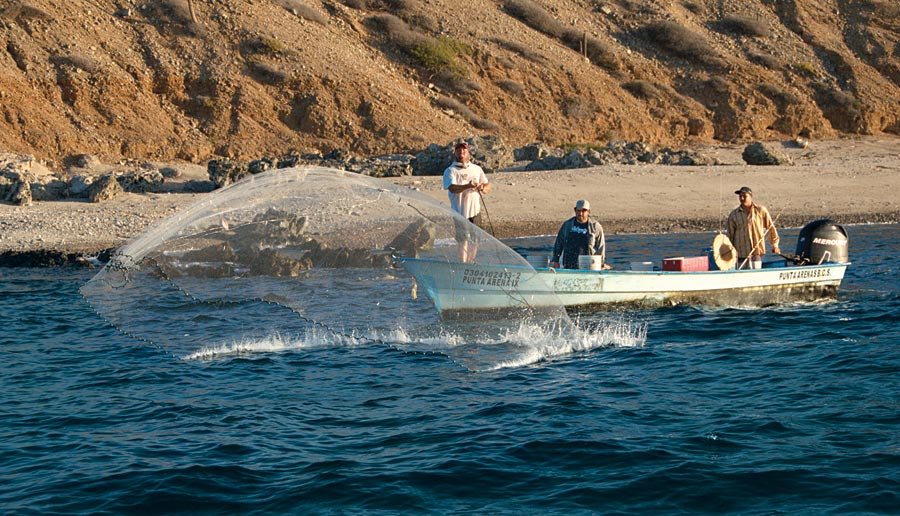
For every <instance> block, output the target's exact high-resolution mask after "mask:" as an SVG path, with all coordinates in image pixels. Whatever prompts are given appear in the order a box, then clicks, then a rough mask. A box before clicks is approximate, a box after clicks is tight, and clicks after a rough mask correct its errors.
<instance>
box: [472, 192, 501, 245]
mask: <svg viewBox="0 0 900 516" xmlns="http://www.w3.org/2000/svg"><path fill="white" fill-rule="evenodd" d="M477 192H478V197H479V198H480V199H481V209H482V210H484V214H485V215H487V219H488V225H490V226H491V236H492V237H494V238H497V235H496V234H495V233H494V221H493V220H491V215H490V214H489V213H488V210H487V204H486V203H485V202H484V195H481V190H477Z"/></svg>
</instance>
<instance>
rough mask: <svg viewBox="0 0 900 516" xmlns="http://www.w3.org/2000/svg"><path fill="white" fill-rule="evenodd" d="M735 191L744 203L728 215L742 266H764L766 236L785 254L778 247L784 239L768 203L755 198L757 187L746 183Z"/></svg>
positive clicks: (779, 252) (775, 247)
mask: <svg viewBox="0 0 900 516" xmlns="http://www.w3.org/2000/svg"><path fill="white" fill-rule="evenodd" d="M734 193H736V194H737V195H738V198H739V199H740V202H741V205H740V206H738V207H737V208H735V209H734V211H732V212H731V214H730V215H728V221H727V222H726V226H727V229H728V237H729V238H731V243H732V244H734V247H735V249H737V254H738V267H739V268H742V269H746V268H750V269H761V268H762V257H763V255H764V254H766V242H765V239H766V237H768V239H769V243H771V244H772V252H773V253H775V254H781V250H780V249H778V243H779V242H780V241H781V240H780V239H779V238H778V230H776V229H775V221H773V220H772V216H771V215H769V210H767V209H766V207H765V206H760V205H759V204H756V203H754V202H753V190H751V189H750V187H748V186H742V187H741V189H740V190H737V191H735V192H734Z"/></svg>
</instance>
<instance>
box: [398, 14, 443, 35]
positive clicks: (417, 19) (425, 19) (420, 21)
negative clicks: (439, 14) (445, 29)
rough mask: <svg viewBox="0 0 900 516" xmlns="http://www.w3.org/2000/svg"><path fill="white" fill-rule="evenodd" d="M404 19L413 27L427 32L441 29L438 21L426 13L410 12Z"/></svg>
mask: <svg viewBox="0 0 900 516" xmlns="http://www.w3.org/2000/svg"><path fill="white" fill-rule="evenodd" d="M406 21H407V23H409V24H410V25H412V26H413V27H415V28H417V29H420V30H422V31H424V32H427V33H436V32H440V31H441V25H440V23H438V21H437V20H435V19H434V18H432V17H431V16H428V15H426V14H422V13H417V14H412V15H410V16H408V17H407V18H406Z"/></svg>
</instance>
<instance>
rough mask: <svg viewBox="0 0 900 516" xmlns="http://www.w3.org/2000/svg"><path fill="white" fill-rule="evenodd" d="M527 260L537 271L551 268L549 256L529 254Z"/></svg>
mask: <svg viewBox="0 0 900 516" xmlns="http://www.w3.org/2000/svg"><path fill="white" fill-rule="evenodd" d="M525 260H527V261H528V263H529V264H530V265H531V266H532V267H534V268H535V269H546V268H547V267H549V266H550V255H549V254H529V255H528V256H526V257H525Z"/></svg>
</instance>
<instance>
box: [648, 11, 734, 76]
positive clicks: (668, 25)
mask: <svg viewBox="0 0 900 516" xmlns="http://www.w3.org/2000/svg"><path fill="white" fill-rule="evenodd" d="M643 33H644V34H645V35H646V37H647V38H648V39H649V40H650V41H652V42H653V43H654V44H656V45H657V46H658V47H660V48H662V49H663V50H665V51H667V52H669V53H671V54H674V55H676V56H679V57H683V58H685V59H688V60H690V61H694V62H697V63H701V64H706V65H711V66H722V65H724V62H723V61H722V59H721V58H720V57H718V55H717V53H716V51H715V49H713V48H712V46H710V44H709V43H708V42H707V41H706V39H704V38H703V36H701V35H699V34H697V33H696V32H694V31H692V30H690V29H688V28H687V27H684V26H682V25H679V24H677V23H675V22H673V21H668V20H666V21H659V22H655V23H651V24H650V25H648V26H646V27H644V29H643Z"/></svg>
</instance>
